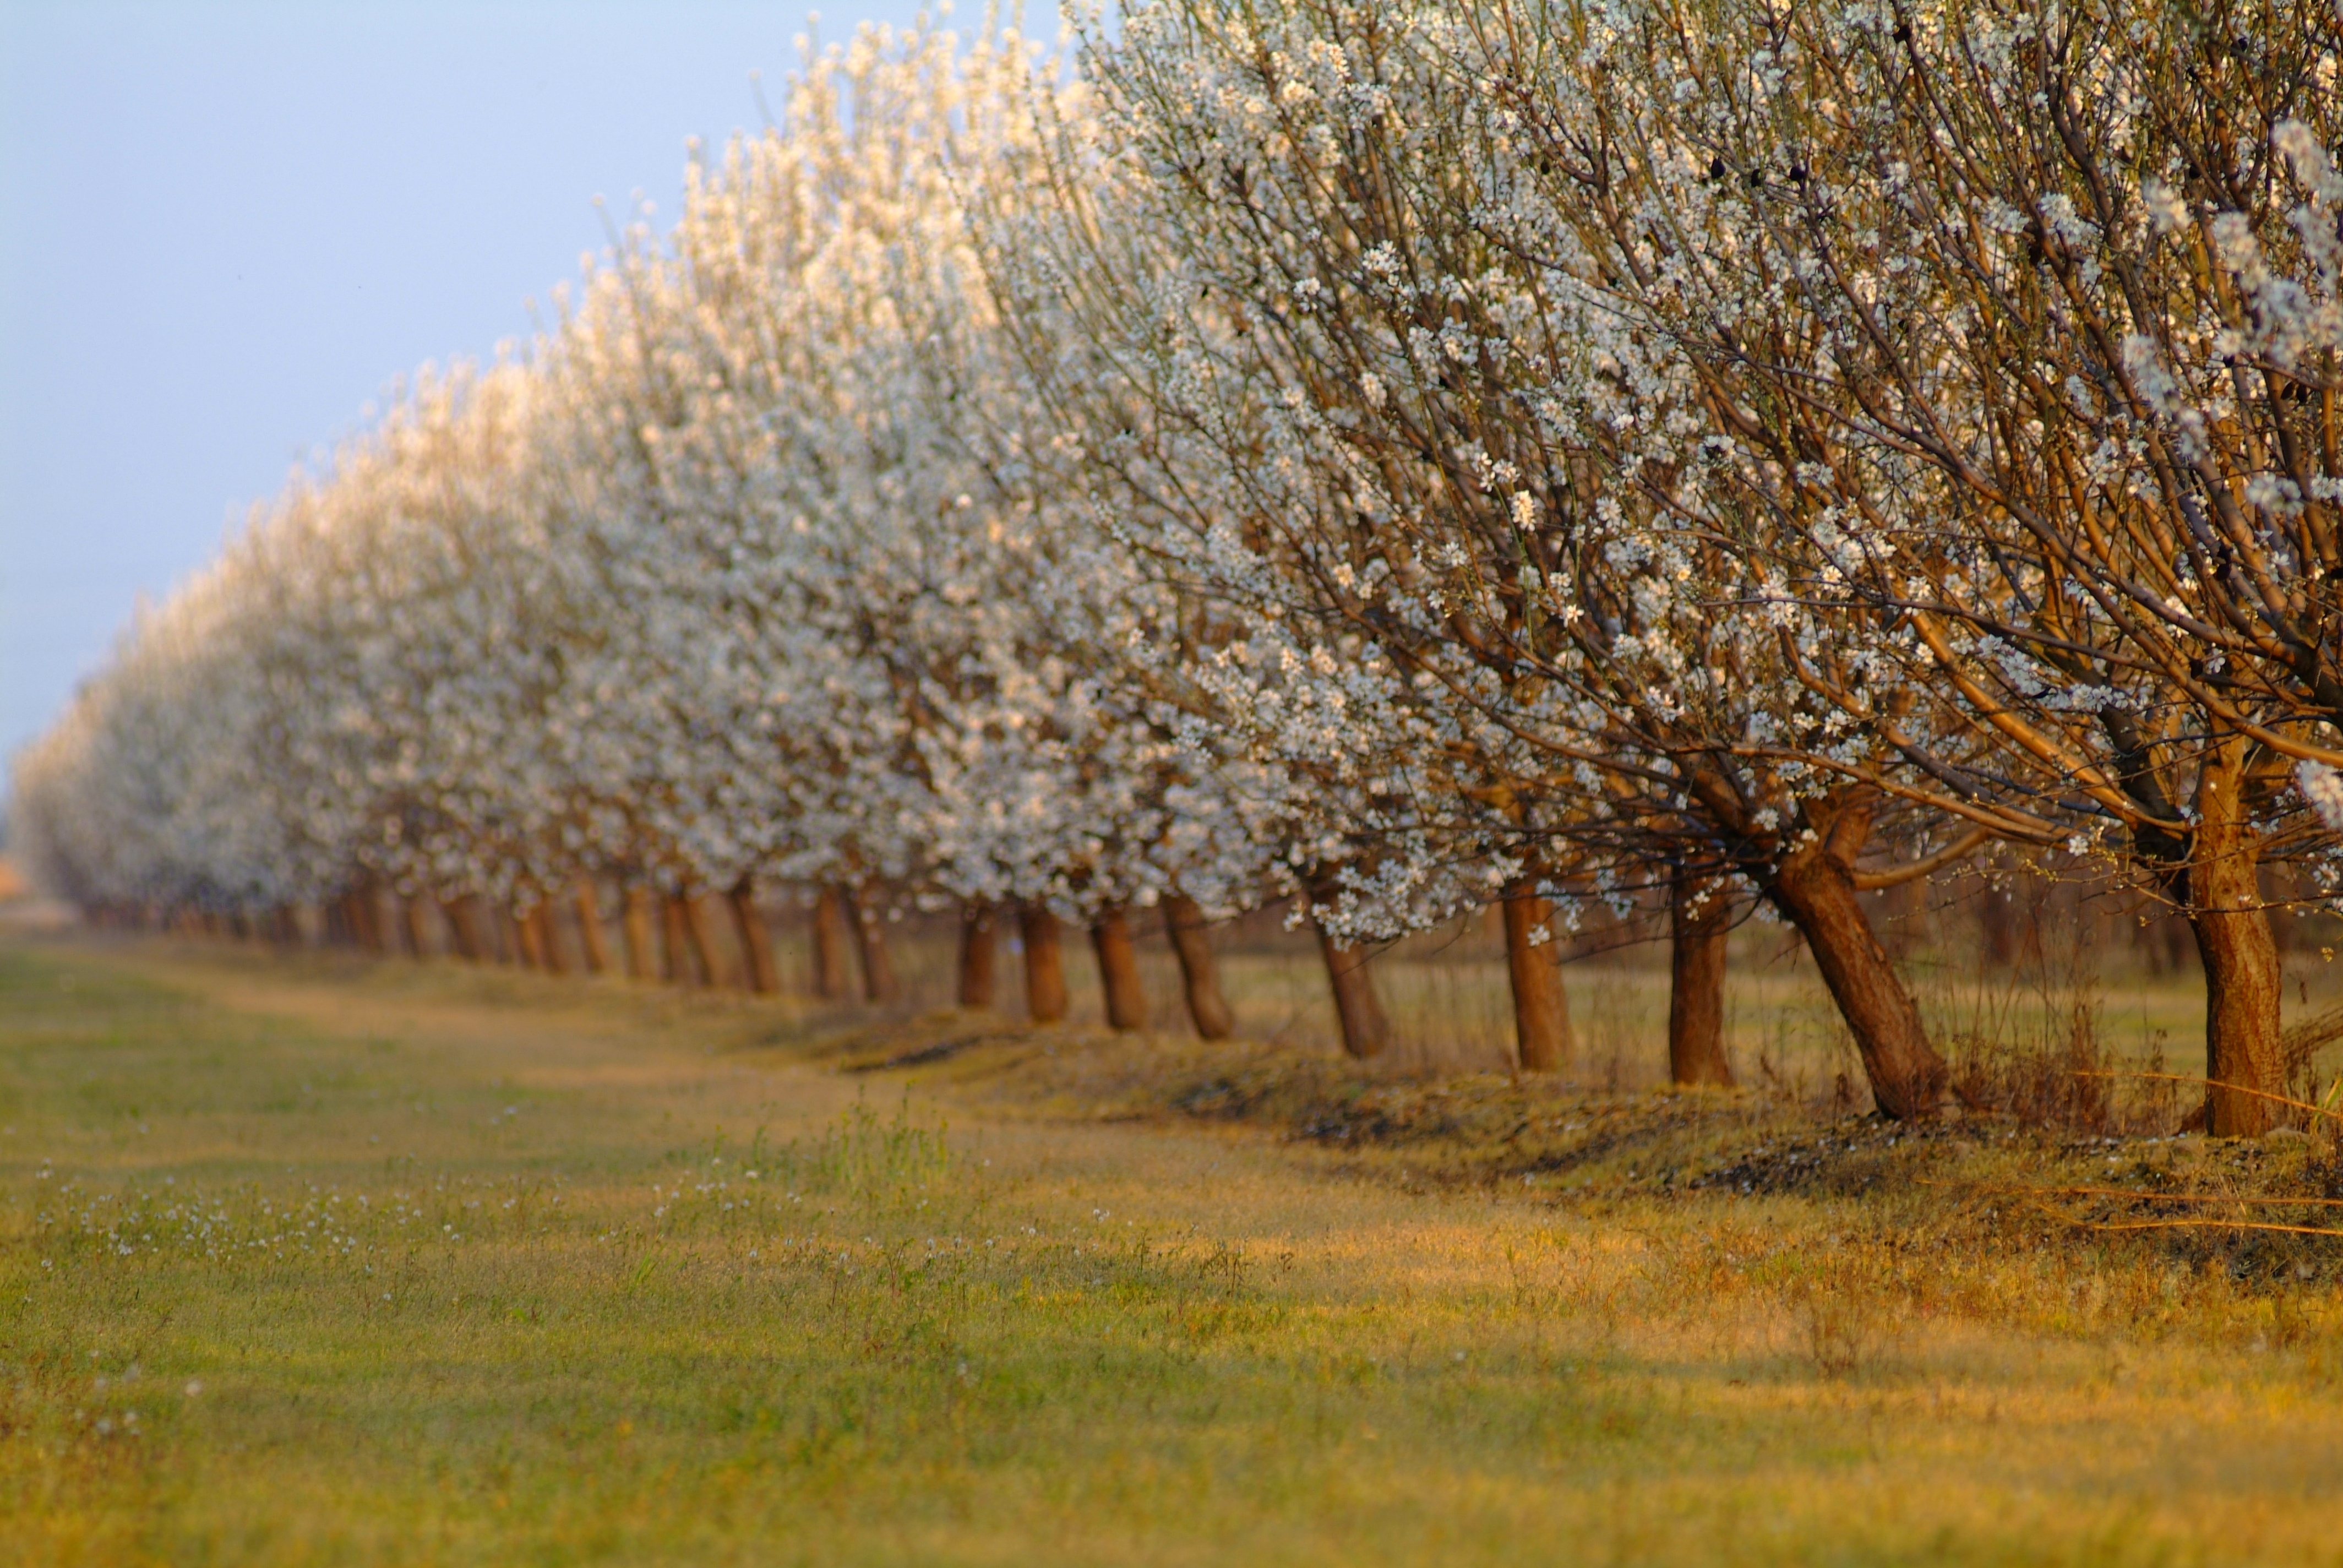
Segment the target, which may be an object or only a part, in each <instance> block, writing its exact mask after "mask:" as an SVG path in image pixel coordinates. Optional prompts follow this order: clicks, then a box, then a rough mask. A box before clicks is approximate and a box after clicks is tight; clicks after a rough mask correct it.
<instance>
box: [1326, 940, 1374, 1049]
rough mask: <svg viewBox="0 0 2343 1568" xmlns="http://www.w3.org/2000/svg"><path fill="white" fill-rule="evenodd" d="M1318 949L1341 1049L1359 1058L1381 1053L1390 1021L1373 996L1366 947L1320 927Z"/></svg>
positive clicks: (1370, 968) (1372, 974)
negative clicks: (1339, 1027) (1331, 990)
mask: <svg viewBox="0 0 2343 1568" xmlns="http://www.w3.org/2000/svg"><path fill="white" fill-rule="evenodd" d="M1318 950H1319V951H1320V952H1321V953H1322V955H1324V957H1325V960H1326V979H1327V980H1328V982H1329V983H1330V984H1332V987H1333V988H1334V1017H1335V1019H1336V1020H1337V1021H1339V1022H1340V1023H1341V1024H1342V1049H1343V1050H1345V1051H1347V1052H1349V1053H1350V1054H1351V1055H1353V1056H1355V1057H1358V1058H1360V1059H1361V1060H1364V1059H1366V1058H1368V1057H1371V1056H1380V1055H1382V1054H1383V1050H1384V1048H1385V1047H1387V1046H1389V1045H1390V1044H1391V1023H1390V1021H1389V1020H1387V1019H1385V1018H1384V1016H1383V1002H1382V1000H1380V999H1379V998H1378V997H1377V996H1376V995H1375V977H1374V970H1373V968H1372V967H1371V966H1370V965H1369V963H1368V960H1369V958H1370V957H1371V954H1370V953H1369V951H1368V950H1367V948H1366V947H1365V945H1364V944H1361V945H1358V946H1355V947H1354V946H1351V945H1349V944H1346V943H1343V942H1338V941H1336V940H1334V938H1333V936H1332V934H1331V933H1330V932H1328V930H1326V928H1325V927H1324V926H1320V927H1319V928H1318Z"/></svg>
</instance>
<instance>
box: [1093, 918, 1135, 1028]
mask: <svg viewBox="0 0 2343 1568" xmlns="http://www.w3.org/2000/svg"><path fill="white" fill-rule="evenodd" d="M1091 951H1092V952H1094V953H1096V954H1097V955H1098V967H1099V989H1100V990H1101V991H1103V992H1104V993H1105V995H1106V1022H1107V1027H1108V1028H1109V1029H1112V1030H1120V1031H1121V1032H1123V1033H1125V1034H1128V1033H1131V1031H1133V1030H1141V1029H1145V1028H1146V1027H1147V990H1146V987H1144V986H1143V985H1141V983H1140V979H1139V950H1138V949H1137V948H1135V947H1133V946H1131V919H1130V917H1129V916H1128V915H1126V914H1124V913H1123V910H1122V907H1121V905H1120V904H1110V905H1108V906H1107V907H1106V908H1105V909H1102V910H1100V911H1099V912H1098V917H1097V918H1096V919H1095V920H1091Z"/></svg>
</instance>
